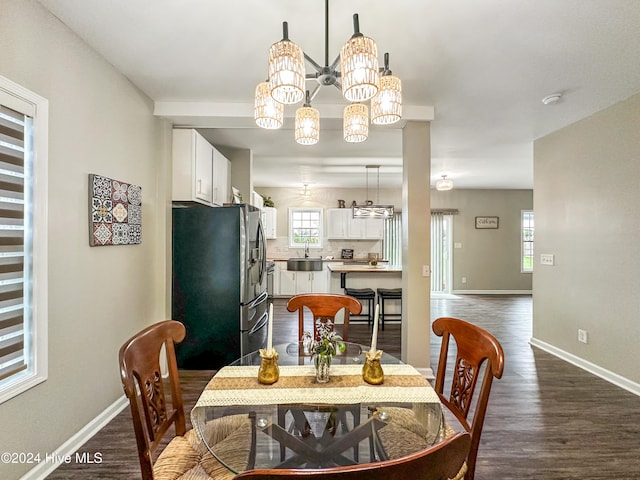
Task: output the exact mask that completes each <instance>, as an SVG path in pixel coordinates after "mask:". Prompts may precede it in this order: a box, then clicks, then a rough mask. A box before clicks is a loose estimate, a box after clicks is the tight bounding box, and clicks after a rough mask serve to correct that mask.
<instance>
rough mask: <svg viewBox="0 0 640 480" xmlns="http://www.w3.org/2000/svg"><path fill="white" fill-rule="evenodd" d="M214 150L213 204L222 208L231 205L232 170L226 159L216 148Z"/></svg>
mask: <svg viewBox="0 0 640 480" xmlns="http://www.w3.org/2000/svg"><path fill="white" fill-rule="evenodd" d="M211 148H213V204H214V205H218V206H222V205H224V204H225V203H229V202H230V201H231V200H230V198H229V197H230V192H231V168H230V164H229V160H227V159H226V157H225V156H224V155H222V154H221V153H220V152H219V151H218V150H216V148H215V147H211Z"/></svg>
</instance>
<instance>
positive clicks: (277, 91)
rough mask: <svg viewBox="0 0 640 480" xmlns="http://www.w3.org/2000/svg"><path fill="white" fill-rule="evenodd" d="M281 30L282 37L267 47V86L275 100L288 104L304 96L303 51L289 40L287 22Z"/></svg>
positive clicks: (298, 100) (296, 101)
mask: <svg viewBox="0 0 640 480" xmlns="http://www.w3.org/2000/svg"><path fill="white" fill-rule="evenodd" d="M282 30H283V34H284V35H283V39H282V40H280V41H279V42H276V43H274V44H273V45H271V48H270V49H269V86H270V88H271V95H272V96H273V98H274V99H275V100H276V101H278V102H280V103H284V104H286V105H290V104H293V103H298V102H300V101H301V100H302V99H303V98H304V92H305V86H304V83H305V75H306V74H305V68H304V53H302V49H301V48H300V47H299V46H298V45H296V44H295V43H293V42H292V41H291V40H289V38H288V35H289V33H288V27H287V22H284V23H283V24H282Z"/></svg>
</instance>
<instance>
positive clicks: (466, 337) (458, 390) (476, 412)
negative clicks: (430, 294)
mask: <svg viewBox="0 0 640 480" xmlns="http://www.w3.org/2000/svg"><path fill="white" fill-rule="evenodd" d="M433 331H434V333H435V334H436V335H438V336H439V337H442V345H441V347H440V359H439V360H438V371H437V374H436V386H435V390H436V392H437V393H438V396H439V397H440V400H441V401H442V403H443V405H445V406H446V407H447V408H448V409H449V411H451V413H453V415H454V416H455V417H456V419H457V420H458V421H459V422H460V423H461V425H462V426H463V427H464V428H465V429H466V430H467V431H468V432H469V433H470V434H471V447H470V450H469V455H468V457H467V461H466V464H467V473H466V475H465V477H464V478H465V480H473V477H474V474H475V467H476V457H477V455H478V446H479V444H480V435H481V433H482V426H483V424H484V418H485V413H486V410H487V403H488V401H489V393H490V391H491V384H492V382H493V378H494V377H495V378H501V377H502V372H503V370H504V352H503V350H502V346H501V345H500V342H498V340H496V338H495V337H494V336H493V335H491V334H490V333H489V332H487V331H486V330H484V329H482V328H480V327H478V326H476V325H473V324H472V323H469V322H466V321H464V320H460V319H458V318H451V317H441V318H438V319H436V320H435V321H434V322H433ZM451 337H453V339H454V342H455V344H456V348H457V353H456V359H455V363H454V365H453V368H452V369H451V371H450V372H449V375H447V357H448V354H449V344H450V338H451ZM483 364H485V368H484V375H483V376H482V380H481V381H480V385H479V390H478V394H477V396H475V397H474V393H475V392H476V387H477V386H478V380H479V379H480V376H481V372H482V370H481V367H482V365H483ZM445 377H447V378H449V381H448V383H447V385H450V387H449V388H450V389H447V390H448V393H445ZM472 405H473V408H471V407H472Z"/></svg>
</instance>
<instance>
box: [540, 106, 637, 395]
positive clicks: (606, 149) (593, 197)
mask: <svg viewBox="0 0 640 480" xmlns="http://www.w3.org/2000/svg"><path fill="white" fill-rule="evenodd" d="M638 132H640V94H638V95H635V96H633V97H631V98H629V99H627V100H626V101H623V102H620V103H618V104H616V105H613V106H612V107H609V108H607V109H605V110H603V111H601V112H599V113H597V114H595V115H593V116H591V117H588V118H585V119H583V120H581V121H579V122H577V123H575V124H573V125H571V126H568V127H566V128H564V129H562V130H559V131H557V132H555V133H553V134H551V135H548V136H546V137H544V138H541V139H539V140H537V141H536V142H535V144H534V158H535V163H534V178H535V185H534V188H535V201H534V207H535V222H536V254H540V253H549V254H553V255H555V263H556V264H555V266H541V265H540V263H539V257H538V258H537V259H536V263H535V267H534V268H535V269H536V273H535V275H534V282H533V302H534V304H533V305H534V308H533V312H534V315H533V336H534V338H535V339H538V340H541V341H543V342H546V343H547V344H550V345H552V346H553V347H555V348H557V349H560V350H561V351H563V352H566V353H568V354H570V355H575V356H576V357H577V358H578V359H582V360H584V361H587V362H590V363H592V364H594V365H596V366H597V367H600V368H602V369H605V370H608V371H609V372H613V373H614V374H616V375H620V376H621V377H624V378H626V379H629V380H631V381H632V382H635V383H636V387H638V383H640V370H638V362H637V358H636V357H637V353H636V351H637V349H638V344H639V343H640V322H639V321H638V314H639V313H640V295H639V293H638V292H640V274H639V273H638V272H640V254H639V253H638V246H637V244H638V239H639V238H640V215H638V205H640V160H639V159H640V135H639V133H638ZM579 328H580V329H585V330H587V331H588V334H589V335H588V337H589V343H588V344H586V345H585V344H582V343H578V341H577V331H578V329H579Z"/></svg>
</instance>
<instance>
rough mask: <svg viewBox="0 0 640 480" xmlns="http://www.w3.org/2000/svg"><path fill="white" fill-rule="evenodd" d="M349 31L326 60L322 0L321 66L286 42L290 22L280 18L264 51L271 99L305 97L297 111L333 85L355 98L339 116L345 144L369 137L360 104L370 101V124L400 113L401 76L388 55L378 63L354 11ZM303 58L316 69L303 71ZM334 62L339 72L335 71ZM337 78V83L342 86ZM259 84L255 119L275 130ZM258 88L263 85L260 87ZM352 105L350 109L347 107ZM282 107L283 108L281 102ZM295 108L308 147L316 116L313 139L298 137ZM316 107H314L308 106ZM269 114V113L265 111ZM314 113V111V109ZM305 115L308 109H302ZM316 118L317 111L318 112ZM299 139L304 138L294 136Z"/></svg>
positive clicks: (292, 100) (286, 100)
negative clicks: (278, 34)
mask: <svg viewBox="0 0 640 480" xmlns="http://www.w3.org/2000/svg"><path fill="white" fill-rule="evenodd" d="M353 29H354V33H353V35H352V36H351V38H350V39H349V40H347V42H346V43H345V44H344V45H343V46H342V48H341V49H340V54H339V55H338V56H337V57H336V59H335V60H334V61H333V62H332V63H331V64H329V0H325V38H324V49H325V54H324V66H320V64H319V63H317V62H316V61H315V60H313V59H312V58H311V57H309V56H308V55H307V54H306V53H304V52H303V50H302V49H301V48H300V47H299V46H298V45H296V44H295V43H293V42H292V41H291V40H289V26H288V23H287V22H283V24H282V31H283V38H282V40H280V41H279V42H276V43H274V44H273V45H272V46H271V48H270V49H269V68H268V72H269V79H268V82H266V83H267V85H268V92H269V95H270V96H271V97H272V100H273V101H274V102H279V103H280V104H287V105H289V104H294V103H298V102H300V101H302V100H303V99H305V96H306V101H305V104H304V106H303V107H302V109H304V108H311V107H310V105H311V101H312V100H313V99H314V98H315V96H316V94H317V93H318V91H319V89H320V87H323V86H328V85H333V86H335V87H336V88H337V89H338V90H341V91H342V94H343V96H344V98H345V99H346V100H348V101H349V102H355V103H354V104H353V105H349V106H348V107H347V108H345V111H344V116H343V122H344V125H343V130H344V138H345V140H346V141H347V142H362V141H364V140H366V139H367V137H368V130H369V108H368V107H367V105H365V104H363V103H359V102H365V101H367V100H371V123H374V124H377V125H389V124H391V123H394V122H397V121H398V120H400V118H401V116H402V85H401V82H400V79H399V78H398V77H395V76H393V75H392V74H391V70H389V54H388V53H385V55H384V67H382V68H380V67H379V64H378V48H377V46H376V44H375V42H374V41H373V39H371V38H369V37H366V36H364V35H363V34H362V33H360V24H359V20H358V14H357V13H356V14H354V15H353ZM305 60H306V61H307V62H309V64H310V65H311V66H312V67H313V69H314V70H315V72H314V73H306V71H305ZM338 66H339V67H340V70H338ZM306 80H315V81H316V85H315V86H314V88H313V89H312V90H311V92H310V93H309V92H308V91H307V89H306V88H305V81H306ZM341 82H342V84H341ZM263 85H264V83H261V84H260V85H258V88H256V99H255V109H254V117H255V120H256V124H257V125H258V126H259V127H262V128H272V129H273V128H280V126H282V122H281V121H280V122H279V124H278V121H277V120H276V118H278V117H276V115H275V113H273V109H274V107H271V109H272V110H269V109H267V108H266V105H267V100H266V99H265V97H264V95H265V88H266V87H264V86H263ZM261 86H262V87H261ZM349 107H352V108H349ZM282 108H284V106H283V105H282ZM302 109H298V111H296V141H298V143H302V144H303V145H313V144H314V143H316V142H317V141H318V140H317V138H318V137H319V129H320V127H319V120H318V123H317V134H316V135H315V137H313V138H315V141H310V140H308V137H299V136H298V118H297V117H298V112H300V110H302ZM313 110H316V109H313ZM270 112H271V115H270V114H269V113H270ZM316 112H317V110H316ZM306 113H308V114H310V113H311V112H310V111H306ZM318 118H319V112H318ZM298 138H304V139H305V140H304V141H300V140H298Z"/></svg>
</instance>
